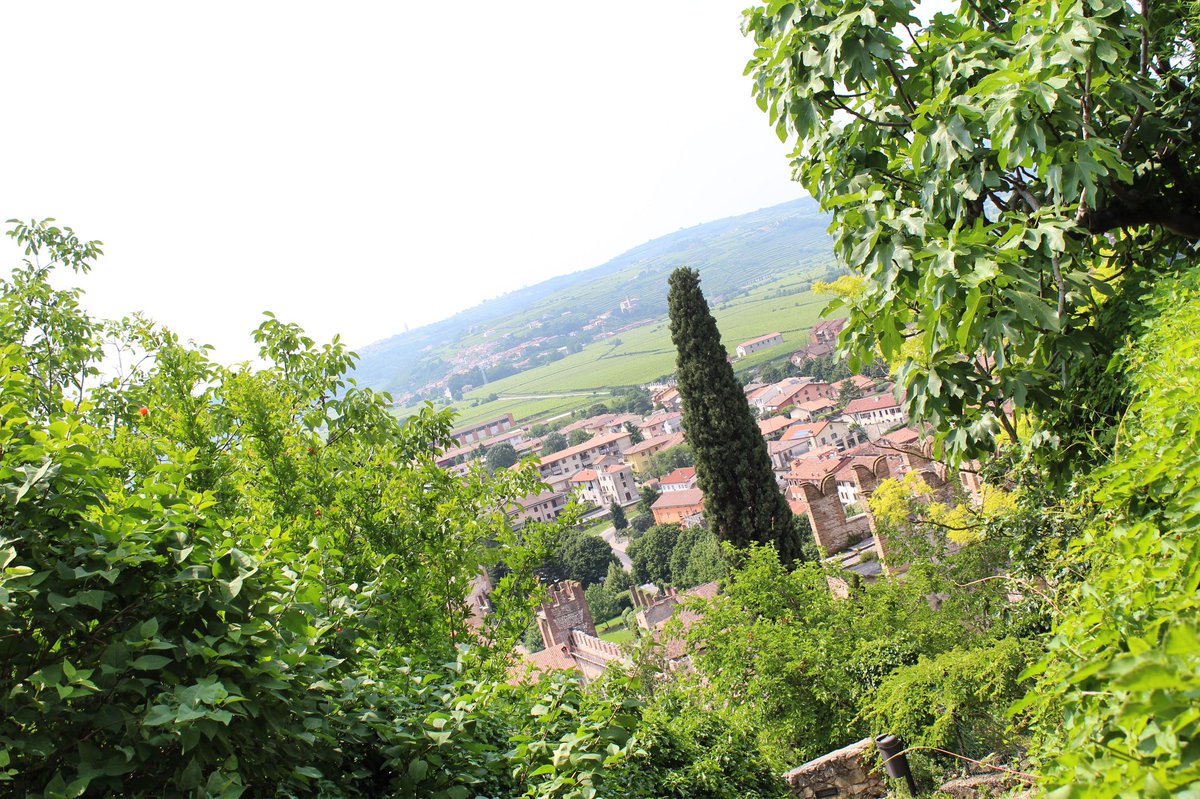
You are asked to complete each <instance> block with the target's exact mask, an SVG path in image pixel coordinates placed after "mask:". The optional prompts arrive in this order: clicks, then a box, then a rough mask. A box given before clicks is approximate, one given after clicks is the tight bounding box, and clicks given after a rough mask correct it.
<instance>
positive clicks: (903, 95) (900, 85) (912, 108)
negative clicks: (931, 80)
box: [883, 59, 917, 114]
mask: <svg viewBox="0 0 1200 799" xmlns="http://www.w3.org/2000/svg"><path fill="white" fill-rule="evenodd" d="M883 64H884V66H886V67H887V70H888V72H890V73H892V80H894V81H895V82H896V91H897V92H899V94H900V99H901V100H903V101H904V104H905V105H906V106H908V113H910V114H915V113H917V107H916V105H914V104H913V101H912V100H910V99H908V93H907V92H905V91H904V81H903V79H901V77H900V73H899V72H897V71H896V67H895V65H893V64H892V62H891V61H888V60H886V59H884V60H883Z"/></svg>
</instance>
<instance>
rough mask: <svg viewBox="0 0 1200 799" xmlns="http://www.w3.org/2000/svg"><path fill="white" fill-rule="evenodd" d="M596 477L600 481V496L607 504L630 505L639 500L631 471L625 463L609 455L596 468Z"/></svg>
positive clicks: (639, 496)
mask: <svg viewBox="0 0 1200 799" xmlns="http://www.w3.org/2000/svg"><path fill="white" fill-rule="evenodd" d="M596 475H597V477H598V478H599V479H600V495H601V496H602V497H604V501H605V503H607V504H610V505H611V504H612V503H614V502H615V503H617V504H618V505H621V506H625V505H631V504H633V503H634V502H637V501H638V500H639V499H641V495H640V494H639V493H638V489H637V483H635V482H634V479H633V469H632V468H631V467H630V466H629V464H627V463H623V462H621V461H618V460H616V459H615V458H613V457H612V456H611V455H610V456H609V457H608V458H605V459H604V460H603V461H601V462H600V463H599V465H598V466H597V467H596Z"/></svg>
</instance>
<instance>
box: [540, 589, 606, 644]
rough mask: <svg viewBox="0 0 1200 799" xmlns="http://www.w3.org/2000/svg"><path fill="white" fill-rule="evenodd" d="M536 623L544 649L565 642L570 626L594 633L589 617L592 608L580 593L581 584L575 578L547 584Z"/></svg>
mask: <svg viewBox="0 0 1200 799" xmlns="http://www.w3.org/2000/svg"><path fill="white" fill-rule="evenodd" d="M537 623H538V630H539V631H540V632H541V633H542V641H544V642H545V644H546V648H547V649H550V648H551V647H557V648H562V647H565V646H568V645H569V644H570V638H571V630H579V631H581V632H585V633H587V634H588V635H592V636H594V635H595V634H596V623H595V622H594V621H592V611H591V609H590V608H589V607H588V603H587V599H585V598H584V596H583V586H581V585H580V584H579V583H578V582H576V581H575V580H565V581H563V582H561V583H556V584H554V585H552V586H550V599H549V601H547V602H546V603H545V604H543V605H542V606H541V607H540V608H538V612H537Z"/></svg>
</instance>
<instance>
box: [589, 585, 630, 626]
mask: <svg viewBox="0 0 1200 799" xmlns="http://www.w3.org/2000/svg"><path fill="white" fill-rule="evenodd" d="M584 596H585V597H587V603H588V608H589V609H591V611H592V618H593V619H598V620H601V621H603V620H605V619H611V618H614V617H616V616H620V615H621V613H623V612H624V611H626V610H628V609H629V608H630V607H632V606H633V602H632V600H631V599H630V598H629V592H628V591H627V590H623V589H621V588H619V587H614V588H609V586H608V581H607V580H606V581H605V582H603V583H595V584H594V585H589V586H588V587H587V590H586V591H584Z"/></svg>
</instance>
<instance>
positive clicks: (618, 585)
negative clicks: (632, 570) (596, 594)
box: [604, 560, 633, 593]
mask: <svg viewBox="0 0 1200 799" xmlns="http://www.w3.org/2000/svg"><path fill="white" fill-rule="evenodd" d="M632 585H633V578H632V577H630V576H629V572H627V571H625V570H624V569H622V568H621V564H620V563H618V562H616V561H615V560H614V561H613V562H612V563H610V564H608V574H607V575H605V577H604V587H605V588H607V589H608V590H609V591H610V592H611V593H620V592H621V591H628V590H629V588H630V586H632Z"/></svg>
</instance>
